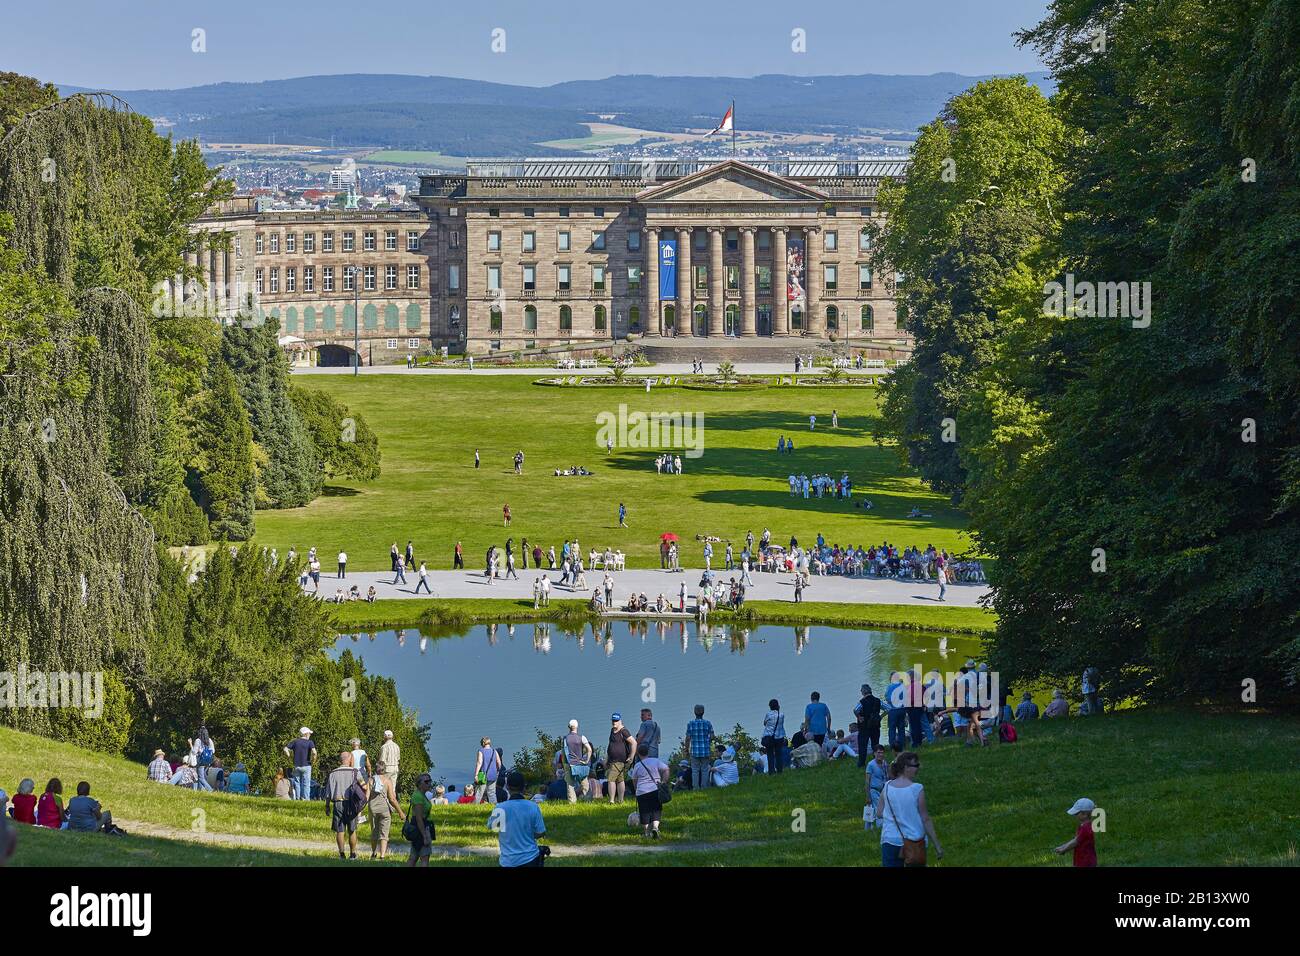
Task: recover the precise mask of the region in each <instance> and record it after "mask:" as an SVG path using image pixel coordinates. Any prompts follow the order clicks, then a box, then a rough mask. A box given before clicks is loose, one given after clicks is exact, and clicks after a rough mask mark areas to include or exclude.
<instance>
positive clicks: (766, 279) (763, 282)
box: [754, 266, 772, 292]
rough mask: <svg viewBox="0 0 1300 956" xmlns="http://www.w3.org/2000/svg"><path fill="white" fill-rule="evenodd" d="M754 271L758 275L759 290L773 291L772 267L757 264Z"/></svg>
mask: <svg viewBox="0 0 1300 956" xmlns="http://www.w3.org/2000/svg"><path fill="white" fill-rule="evenodd" d="M754 271H755V272H756V273H757V275H758V291H759V292H771V291H772V267H771V266H756V267H755V270H754Z"/></svg>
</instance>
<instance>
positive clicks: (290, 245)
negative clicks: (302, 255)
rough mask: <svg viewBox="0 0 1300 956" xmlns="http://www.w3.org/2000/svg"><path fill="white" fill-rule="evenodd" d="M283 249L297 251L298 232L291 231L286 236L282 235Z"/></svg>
mask: <svg viewBox="0 0 1300 956" xmlns="http://www.w3.org/2000/svg"><path fill="white" fill-rule="evenodd" d="M284 251H285V252H297V251H298V234H297V233H294V232H291V233H289V234H288V235H287V236H285V237H284Z"/></svg>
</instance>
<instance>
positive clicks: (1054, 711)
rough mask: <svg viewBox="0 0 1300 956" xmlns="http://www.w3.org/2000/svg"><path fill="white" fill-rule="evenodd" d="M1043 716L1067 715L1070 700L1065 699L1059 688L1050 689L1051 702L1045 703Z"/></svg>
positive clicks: (1068, 714) (1068, 713)
mask: <svg viewBox="0 0 1300 956" xmlns="http://www.w3.org/2000/svg"><path fill="white" fill-rule="evenodd" d="M1043 716H1044V717H1069V716H1070V702H1069V701H1068V700H1066V699H1065V694H1063V693H1062V692H1061V690H1060V688H1057V689H1056V690H1054V691H1052V702H1051V703H1050V704H1048V705H1047V710H1045V711H1043Z"/></svg>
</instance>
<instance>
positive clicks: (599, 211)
mask: <svg viewBox="0 0 1300 956" xmlns="http://www.w3.org/2000/svg"><path fill="white" fill-rule="evenodd" d="M592 214H593V215H594V216H595V217H596V218H597V219H604V218H605V207H604V206H597V207H596V208H595V209H593V210H592Z"/></svg>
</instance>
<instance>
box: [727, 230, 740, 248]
mask: <svg viewBox="0 0 1300 956" xmlns="http://www.w3.org/2000/svg"><path fill="white" fill-rule="evenodd" d="M739 248H740V230H739V229H728V230H727V249H728V250H730V251H732V252H734V251H735V250H737V249H739Z"/></svg>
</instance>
